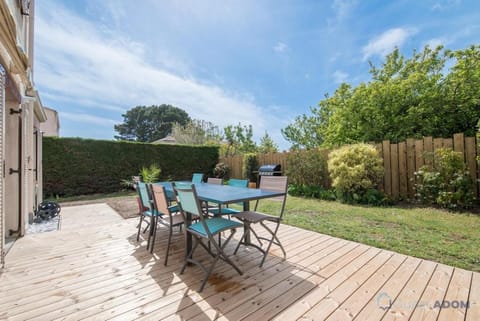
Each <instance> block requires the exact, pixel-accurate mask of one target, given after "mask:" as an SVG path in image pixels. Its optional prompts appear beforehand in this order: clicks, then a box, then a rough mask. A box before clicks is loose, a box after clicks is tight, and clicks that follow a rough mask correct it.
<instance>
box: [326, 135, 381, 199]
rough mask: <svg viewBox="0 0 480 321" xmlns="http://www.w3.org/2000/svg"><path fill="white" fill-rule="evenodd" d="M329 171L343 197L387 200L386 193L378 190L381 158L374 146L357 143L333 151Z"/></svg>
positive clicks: (338, 192) (334, 184)
mask: <svg viewBox="0 0 480 321" xmlns="http://www.w3.org/2000/svg"><path fill="white" fill-rule="evenodd" d="M328 171H329V173H330V177H331V179H332V186H333V187H334V188H335V190H336V192H337V196H338V197H339V198H340V199H341V200H343V201H347V202H357V203H371V204H381V203H384V201H386V197H385V196H384V194H383V193H381V192H378V191H376V190H375V188H376V187H377V185H378V183H379V182H380V180H381V179H382V177H383V166H382V160H381V159H380V157H379V155H378V151H377V150H376V149H375V147H373V146H371V145H367V144H355V145H347V146H343V147H341V148H339V149H337V150H334V151H332V152H331V153H330V155H329V159H328ZM374 191H375V192H374Z"/></svg>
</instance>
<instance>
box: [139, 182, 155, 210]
mask: <svg viewBox="0 0 480 321" xmlns="http://www.w3.org/2000/svg"><path fill="white" fill-rule="evenodd" d="M137 191H138V197H139V198H140V202H141V203H142V205H143V207H144V208H148V209H151V206H152V205H151V204H150V196H149V194H148V190H147V184H145V183H144V182H138V183H137Z"/></svg>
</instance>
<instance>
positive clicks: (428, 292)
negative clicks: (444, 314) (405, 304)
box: [410, 264, 453, 321]
mask: <svg viewBox="0 0 480 321" xmlns="http://www.w3.org/2000/svg"><path fill="white" fill-rule="evenodd" d="M452 274H453V267H451V266H447V265H443V264H438V265H437V268H436V269H435V272H433V275H432V278H431V279H430V282H428V285H427V287H426V288H425V291H424V292H423V295H422V297H421V298H420V301H419V304H417V307H416V308H415V311H414V312H413V314H412V316H411V317H410V320H423V321H435V320H437V318H438V313H439V312H440V309H437V308H435V307H434V305H435V302H432V299H434V300H442V299H443V298H444V297H445V293H446V291H447V288H448V284H449V283H450V278H451V277H452Z"/></svg>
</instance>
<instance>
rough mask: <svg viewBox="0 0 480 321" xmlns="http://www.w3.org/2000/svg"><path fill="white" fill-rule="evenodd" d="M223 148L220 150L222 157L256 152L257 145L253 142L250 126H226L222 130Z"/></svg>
mask: <svg viewBox="0 0 480 321" xmlns="http://www.w3.org/2000/svg"><path fill="white" fill-rule="evenodd" d="M223 132H224V139H225V146H224V147H223V148H222V151H221V152H222V153H221V154H222V156H224V157H229V156H235V155H243V154H246V153H255V152H257V144H256V143H255V142H254V141H253V127H252V125H248V126H242V124H240V123H239V124H238V125H236V126H233V125H228V126H226V127H225V128H224V129H223Z"/></svg>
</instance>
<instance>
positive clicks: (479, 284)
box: [465, 273, 480, 321]
mask: <svg viewBox="0 0 480 321" xmlns="http://www.w3.org/2000/svg"><path fill="white" fill-rule="evenodd" d="M468 304H469V308H468V310H467V316H466V318H465V321H475V320H480V273H473V275H472V284H471V285H470V295H469V297H468Z"/></svg>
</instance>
